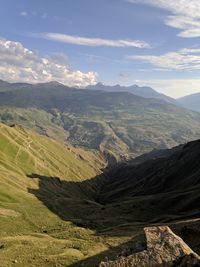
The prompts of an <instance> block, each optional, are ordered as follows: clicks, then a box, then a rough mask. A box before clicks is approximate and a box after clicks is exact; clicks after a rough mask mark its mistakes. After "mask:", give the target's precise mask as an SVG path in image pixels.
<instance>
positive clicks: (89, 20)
mask: <svg viewBox="0 0 200 267" xmlns="http://www.w3.org/2000/svg"><path fill="white" fill-rule="evenodd" d="M0 3H1V9H0V30H1V32H0V38H1V39H0V58H1V63H0V78H1V79H6V80H8V81H13V82H15V81H26V82H27V81H29V82H46V81H50V80H58V81H60V82H62V83H65V84H67V85H71V86H86V85H88V84H93V83H95V82H98V81H101V82H103V83H106V84H116V83H119V84H124V85H130V84H135V83H137V84H138V85H149V86H152V87H153V88H155V89H156V90H158V91H160V92H163V93H166V94H168V95H170V96H173V97H179V96H183V95H186V94H190V93H194V92H199V91H200V77H199V72H200V1H199V0H190V1H188V0H176V1H173V0H168V1H164V0H40V1H39V0H29V1H27V0H0Z"/></svg>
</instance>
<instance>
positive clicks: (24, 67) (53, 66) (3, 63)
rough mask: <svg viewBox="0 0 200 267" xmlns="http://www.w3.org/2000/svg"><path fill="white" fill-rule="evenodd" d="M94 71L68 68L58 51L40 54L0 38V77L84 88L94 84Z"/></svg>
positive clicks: (14, 80)
mask: <svg viewBox="0 0 200 267" xmlns="http://www.w3.org/2000/svg"><path fill="white" fill-rule="evenodd" d="M96 76H97V74H96V73H94V72H88V73H83V72H81V71H79V70H72V69H71V68H70V65H69V62H68V59H67V58H66V57H65V56H64V55H62V54H54V55H50V56H47V57H41V56H40V55H39V54H37V53H35V52H33V51H31V50H29V49H27V48H25V47H24V46H23V45H22V44H21V43H19V42H13V41H9V40H6V39H3V38H0V78H1V79H3V80H6V81H11V82H16V81H23V82H33V83H37V82H50V81H55V80H56V81H58V82H61V83H63V84H65V85H68V86H78V87H84V86H87V85H90V84H95V83H96Z"/></svg>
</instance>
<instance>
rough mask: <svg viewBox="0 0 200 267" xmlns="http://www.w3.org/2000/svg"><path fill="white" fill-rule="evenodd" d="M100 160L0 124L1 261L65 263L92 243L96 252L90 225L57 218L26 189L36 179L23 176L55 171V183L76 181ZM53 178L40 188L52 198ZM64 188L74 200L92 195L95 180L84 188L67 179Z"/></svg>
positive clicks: (80, 255) (93, 171)
mask: <svg viewBox="0 0 200 267" xmlns="http://www.w3.org/2000/svg"><path fill="white" fill-rule="evenodd" d="M102 164H103V162H102V161H101V159H100V158H98V157H97V155H96V156H95V155H93V154H92V153H89V152H86V151H83V150H80V149H74V148H72V147H70V146H68V147H65V146H63V145H62V144H59V143H57V142H55V141H53V140H51V139H48V138H46V137H43V136H40V135H37V134H34V133H32V132H30V131H27V130H24V129H23V128H21V127H15V128H10V127H7V126H5V125H2V124H0V181H1V187H0V255H1V256H0V266H1V267H4V266H12V264H14V265H15V266H20V267H22V266H62V263H63V264H65V266H66V264H69V263H72V262H74V261H77V260H80V259H83V258H84V256H85V255H87V254H88V251H90V249H91V247H94V249H96V250H97V252H98V251H101V250H102V249H105V247H104V245H103V243H102V242H100V240H97V238H95V237H93V231H91V230H89V229H83V228H79V227H77V226H75V225H74V224H72V223H71V222H70V221H63V220H61V219H60V218H59V216H57V215H55V214H54V213H53V212H51V211H50V210H49V209H48V208H47V207H46V206H45V205H44V204H43V203H42V202H41V201H39V200H38V199H37V198H36V197H35V196H34V195H33V194H31V190H37V189H38V180H39V179H37V178H35V179H31V178H28V177H27V175H31V174H34V173H35V174H40V175H44V176H47V177H54V176H55V177H59V178H60V180H61V181H60V182H59V183H61V182H62V181H73V182H78V181H79V182H80V181H83V180H85V179H89V178H91V177H94V176H96V174H97V173H98V172H99V168H100V167H101V166H102ZM35 176H36V175H35ZM33 177H34V175H33ZM36 177H37V176H36ZM51 180H52V181H51ZM57 180H58V179H57ZM54 183H55V179H54V178H52V179H50V181H49V183H48V185H47V188H46V192H43V193H44V195H45V193H46V197H47V198H48V190H49V191H51V192H52V199H51V202H52V203H54V202H56V197H57V192H55V190H53V189H55V188H54ZM85 192H87V195H86V194H85ZM65 194H66V195H67V199H68V202H69V203H72V202H73V201H74V202H77V203H79V198H82V199H87V198H88V197H90V198H92V197H93V195H94V184H93V185H92V186H91V185H90V183H87V184H84V188H81V187H80V186H70V184H69V186H68V187H66V188H65ZM72 200H73V201H72ZM77 205H78V204H77ZM72 208H73V207H71V209H72ZM76 208H77V207H76ZM47 232H48V233H49V232H50V233H51V234H47ZM14 261H17V262H16V263H14ZM56 264H57V265H56Z"/></svg>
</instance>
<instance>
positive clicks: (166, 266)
mask: <svg viewBox="0 0 200 267" xmlns="http://www.w3.org/2000/svg"><path fill="white" fill-rule="evenodd" d="M144 231H145V235H146V241H147V249H146V250H144V251H141V252H138V253H136V254H133V255H130V256H128V257H123V258H119V259H117V260H116V261H108V262H102V263H101V264H100V265H99V267H158V266H160V267H162V266H163V267H175V266H179V267H184V266H185V267H186V266H188V267H189V266H200V257H199V256H198V255H197V254H196V253H195V252H194V251H193V250H192V249H190V247H189V246H188V245H187V244H186V243H185V242H184V241H183V240H182V239H181V238H180V237H178V236H177V235H175V234H174V233H173V232H172V231H171V230H170V228H169V227H167V226H160V227H147V228H144Z"/></svg>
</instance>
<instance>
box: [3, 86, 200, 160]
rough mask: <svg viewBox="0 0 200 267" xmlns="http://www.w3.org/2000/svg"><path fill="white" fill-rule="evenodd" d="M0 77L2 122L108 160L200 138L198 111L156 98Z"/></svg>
mask: <svg viewBox="0 0 200 267" xmlns="http://www.w3.org/2000/svg"><path fill="white" fill-rule="evenodd" d="M2 83H3V85H2V87H1V86H0V88H1V91H2V92H0V107H1V108H0V121H1V122H3V123H6V124H8V125H12V124H21V125H24V126H25V127H28V128H30V129H33V130H35V131H37V132H39V133H41V134H44V135H47V136H50V137H52V138H55V139H58V140H62V141H67V142H70V143H71V144H72V145H75V146H79V147H84V148H87V149H94V150H98V151H101V152H102V153H103V154H104V156H106V158H107V159H108V160H109V162H113V161H115V160H116V159H117V160H122V159H123V160H124V159H127V158H130V157H135V156H139V155H141V154H143V153H145V152H149V151H151V150H152V149H161V148H169V147H172V146H175V145H177V144H180V143H184V142H187V141H190V140H194V139H198V138H200V114H197V113H195V112H192V111H189V110H186V109H184V108H181V107H178V106H176V105H173V104H170V103H168V102H166V101H163V100H161V99H158V98H157V99H156V98H144V97H141V96H136V95H135V94H133V93H130V92H124V91H118V92H107V91H105V90H92V89H77V88H76V89H75V88H70V87H67V86H64V85H62V84H60V83H57V82H50V83H44V84H36V85H31V84H23V83H22V84H21V83H17V84H11V85H10V84H9V83H5V82H2Z"/></svg>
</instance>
